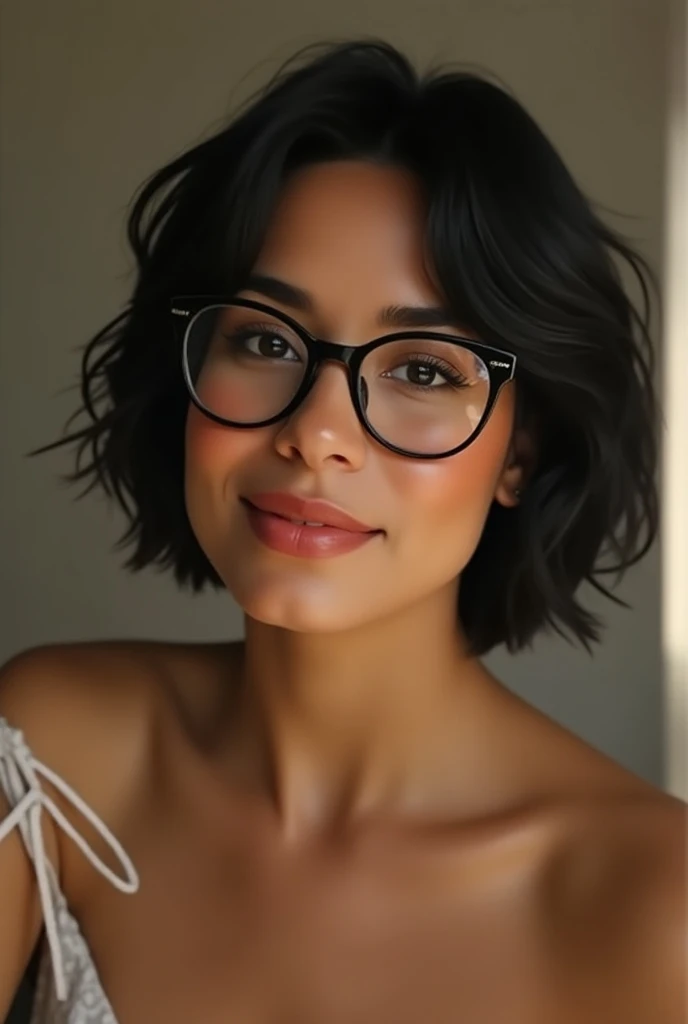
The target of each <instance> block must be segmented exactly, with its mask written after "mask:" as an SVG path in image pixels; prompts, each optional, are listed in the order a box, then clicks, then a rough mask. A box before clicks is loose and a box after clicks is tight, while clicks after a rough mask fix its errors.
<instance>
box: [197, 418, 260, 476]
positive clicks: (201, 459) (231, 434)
mask: <svg viewBox="0 0 688 1024" xmlns="http://www.w3.org/2000/svg"><path fill="white" fill-rule="evenodd" d="M251 435H252V431H250V430H233V429H232V428H231V427H223V426H221V425H220V424H219V423H214V422H213V420H210V419H208V417H207V416H204V415H203V413H202V412H200V411H199V410H198V409H197V408H196V407H195V406H193V405H192V406H191V407H190V409H189V414H188V416H187V420H186V436H185V452H186V458H185V465H186V478H187V482H188V481H190V480H197V479H204V480H209V481H211V482H212V481H213V480H218V481H221V480H222V479H223V478H224V476H225V474H226V473H227V471H228V470H230V469H231V468H232V467H233V466H235V465H236V464H237V463H239V462H240V461H241V460H242V459H243V458H245V457H246V454H247V452H248V451H250V450H251V449H252V448H253V447H254V446H255V438H253V437H252V436H251Z"/></svg>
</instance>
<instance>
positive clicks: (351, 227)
mask: <svg viewBox="0 0 688 1024" xmlns="http://www.w3.org/2000/svg"><path fill="white" fill-rule="evenodd" d="M424 237H425V202H424V199H423V194H422V190H421V188H420V185H419V184H418V183H417V182H416V180H415V179H414V178H413V177H412V175H411V174H410V173H409V172H407V171H404V170H403V169H399V168H396V167H390V166H384V165H378V164H373V163H366V162H363V161H339V162H333V163H326V164H317V165H314V166H310V167H307V168H304V169H302V170H300V171H298V172H296V173H295V174H294V175H293V177H292V178H291V179H290V180H289V181H288V182H287V184H286V185H285V187H284V190H283V193H282V195H281V197H280V200H279V202H278V204H277V207H276V209H275V211H274V214H273V217H272V219H271V222H270V225H269V228H268V232H267V235H266V238H265V241H264V245H263V248H262V251H261V253H260V257H259V260H258V264H257V269H259V270H261V271H262V272H264V273H268V274H274V276H276V277H279V276H280V275H282V276H285V277H287V278H288V279H289V280H290V281H293V282H294V283H295V284H298V285H301V286H302V287H304V288H307V289H308V290H309V291H310V292H312V293H313V295H314V296H315V298H316V300H317V299H318V298H319V297H322V298H323V300H325V299H330V300H332V301H333V302H336V301H337V300H338V299H339V300H344V299H345V298H346V297H347V296H348V297H349V300H351V298H352V297H353V296H356V297H357V299H358V301H359V302H360V303H362V304H365V303H366V301H367V300H370V301H371V302H374V303H375V304H376V305H379V303H380V301H387V302H397V301H398V302H402V301H408V302H412V301H423V300H424V301H428V300H433V301H434V300H436V299H437V297H438V293H437V289H436V288H435V287H434V286H433V284H432V282H431V280H430V276H429V272H428V269H427V266H426V260H425V246H424Z"/></svg>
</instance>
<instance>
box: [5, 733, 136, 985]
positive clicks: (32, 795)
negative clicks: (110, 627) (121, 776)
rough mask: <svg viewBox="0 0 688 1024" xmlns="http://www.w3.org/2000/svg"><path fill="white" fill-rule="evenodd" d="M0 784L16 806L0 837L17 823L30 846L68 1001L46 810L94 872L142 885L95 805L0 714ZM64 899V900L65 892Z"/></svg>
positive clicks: (123, 885) (128, 885)
mask: <svg viewBox="0 0 688 1024" xmlns="http://www.w3.org/2000/svg"><path fill="white" fill-rule="evenodd" d="M41 776H42V777H43V778H44V779H47V780H48V782H50V783H52V785H53V786H54V787H55V789H57V790H58V791H59V792H60V793H61V794H62V796H63V797H64V798H65V800H67V801H68V803H70V804H71V805H72V807H73V808H74V809H75V810H76V811H78V812H79V814H81V816H82V817H83V818H85V819H86V821H88V822H89V823H90V824H91V825H92V826H93V827H94V828H95V830H96V831H97V832H98V834H99V835H100V836H101V837H102V838H103V840H104V841H105V843H106V844H107V845H108V847H109V848H110V850H111V851H112V853H113V854H114V856H115V857H116V858H117V860H118V861H119V864H120V866H121V868H122V871H123V875H124V877H120V876H119V875H117V874H115V872H114V871H112V869H111V868H109V867H108V865H107V864H105V863H104V861H103V860H101V858H100V857H99V856H98V854H97V853H96V852H95V850H93V848H92V847H91V846H89V844H88V842H87V841H86V840H85V839H84V837H83V836H82V835H81V833H80V832H78V831H77V829H75V828H74V826H73V825H72V824H71V822H70V821H68V819H67V818H66V817H65V816H64V814H63V813H62V811H61V810H60V808H59V807H58V806H57V804H56V803H55V801H54V800H53V799H52V798H51V797H50V796H49V795H48V794H47V793H46V792H45V791H44V790H43V789H42V787H41V781H40V777H41ZM0 788H2V789H3V790H4V791H5V793H6V794H7V798H8V799H9V802H10V805H11V807H12V809H11V810H10V813H9V815H8V816H7V817H6V818H5V820H4V821H2V822H0V842H2V840H3V839H4V838H5V837H6V836H8V835H9V834H10V832H11V831H12V830H13V829H14V828H18V829H19V832H20V835H21V838H22V840H23V842H24V846H25V847H26V851H27V853H28V855H29V857H30V858H31V860H32V861H33V864H34V868H35V871H36V881H37V883H38V891H39V894H40V900H41V907H42V910H43V920H44V923H45V932H46V938H47V941H48V945H49V947H50V954H51V960H52V966H53V975H54V978H55V991H56V995H57V998H58V1000H60V1001H64V1000H65V999H66V998H67V978H66V972H65V964H64V954H63V950H62V945H61V943H60V933H59V927H58V920H57V912H56V907H57V904H58V903H59V897H60V896H62V893H61V892H60V888H59V883H58V880H57V877H56V874H55V871H54V869H53V866H52V864H51V863H50V861H49V860H48V857H47V855H46V852H45V844H44V842H43V831H42V828H41V815H42V813H43V810H45V811H46V812H47V813H48V814H49V815H50V817H51V818H52V819H53V821H54V822H55V824H56V825H57V826H58V828H61V829H62V831H63V832H64V833H65V834H66V835H67V836H69V838H70V839H71V840H72V841H73V842H74V843H76V845H77V846H78V847H79V849H80V850H81V852H82V853H83V854H84V856H85V857H86V858H87V860H89V861H90V863H91V864H92V865H93V867H94V868H95V869H96V871H98V872H99V873H100V874H101V875H102V876H103V877H104V878H106V879H107V880H108V881H109V882H110V883H111V884H112V885H113V886H114V887H115V888H116V889H119V891H120V892H124V893H134V892H136V891H137V890H138V888H139V876H138V874H137V872H136V869H135V867H134V865H133V863H132V861H131V860H130V858H129V856H128V855H127V853H126V851H125V850H124V847H123V846H122V845H121V843H120V842H119V841H118V840H117V838H116V837H115V836H114V835H113V834H112V832H111V831H110V830H109V828H108V827H107V825H105V823H104V822H103V821H102V820H101V819H100V818H99V817H98V815H97V814H95V813H94V812H93V811H92V810H91V808H90V807H89V806H88V804H87V803H85V801H84V800H82V798H81V797H80V796H79V794H78V793H75V792H74V790H73V789H72V788H71V786H68V785H67V783H66V782H65V781H64V779H61V778H60V776H59V775H56V774H55V772H53V771H52V770H51V769H50V768H48V767H47V765H44V764H43V763H42V762H41V761H39V760H38V759H37V758H35V757H34V756H33V754H32V753H31V751H30V749H29V747H28V746H27V744H26V742H25V740H24V736H23V734H22V732H21V731H20V730H19V729H13V728H12V727H11V726H10V725H9V723H8V722H7V721H6V720H5V719H4V718H2V717H0ZM62 898H63V899H64V897H62Z"/></svg>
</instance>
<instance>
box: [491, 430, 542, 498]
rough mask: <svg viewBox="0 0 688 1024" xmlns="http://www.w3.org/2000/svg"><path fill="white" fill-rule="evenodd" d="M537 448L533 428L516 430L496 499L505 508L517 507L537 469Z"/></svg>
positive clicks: (496, 490)
mask: <svg viewBox="0 0 688 1024" xmlns="http://www.w3.org/2000/svg"><path fill="white" fill-rule="evenodd" d="M536 459H537V450H536V444H535V437H534V433H533V431H532V429H527V428H526V427H518V428H516V429H515V430H514V432H513V434H512V437H511V441H510V443H509V450H508V452H507V457H506V460H505V462H504V468H503V469H502V472H501V475H500V477H499V480H498V481H497V487H496V489H495V494H494V500H495V501H498V502H499V504H500V505H503V506H504V508H515V507H516V506H517V505H518V504H519V502H520V499H521V494H522V493H523V491H524V490H525V488H526V487H527V486H528V481H529V480H530V478H531V477H532V475H533V472H534V471H535V464H536Z"/></svg>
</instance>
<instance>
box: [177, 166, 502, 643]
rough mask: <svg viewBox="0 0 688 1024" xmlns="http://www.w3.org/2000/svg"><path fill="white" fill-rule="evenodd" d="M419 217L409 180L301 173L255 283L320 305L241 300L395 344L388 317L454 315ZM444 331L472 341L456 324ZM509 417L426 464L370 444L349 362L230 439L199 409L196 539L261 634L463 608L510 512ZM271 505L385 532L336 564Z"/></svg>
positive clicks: (189, 448) (189, 486)
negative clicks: (444, 309)
mask: <svg viewBox="0 0 688 1024" xmlns="http://www.w3.org/2000/svg"><path fill="white" fill-rule="evenodd" d="M424 215H425V211H424V206H423V200H422V196H421V193H420V190H419V188H418V186H417V185H416V183H415V182H414V180H413V179H412V177H411V176H410V175H408V174H407V173H405V172H404V171H401V170H398V169H394V168H390V167H381V166H378V165H374V164H367V163H363V162H353V161H351V162H344V161H342V162H337V163H330V164H320V165H316V166H313V167H309V168H307V169H304V170H302V171H301V172H299V173H298V174H296V175H295V176H294V177H293V178H292V179H291V180H290V181H289V183H288V184H287V185H286V187H285V189H284V192H283V195H282V197H281V201H280V203H279V205H278V208H277V210H276V212H275V215H274V217H273V220H272V223H271V226H270V230H269V232H268V235H267V238H266V240H265V245H264V247H263V250H262V252H261V254H260V257H259V259H258V261H257V263H256V266H255V273H256V274H257V275H261V276H264V277H269V278H273V279H277V280H278V281H280V282H285V283H286V284H288V285H291V286H293V287H295V288H297V289H299V290H300V291H301V292H304V293H306V294H307V296H308V300H309V302H308V306H309V308H308V309H307V310H306V309H303V308H300V309H297V308H295V307H294V306H292V305H290V303H289V302H285V301H281V302H280V301H277V300H276V299H275V297H274V295H267V294H264V293H261V292H258V291H254V290H247V291H245V292H243V293H242V295H243V297H245V298H252V299H256V300H258V301H262V302H266V303H268V304H270V305H271V306H273V307H275V308H277V309H280V310H281V311H282V312H285V313H288V314H289V315H291V316H292V317H293V318H294V319H296V320H298V321H299V322H300V323H302V324H303V326H304V327H306V328H307V329H308V330H310V331H311V332H312V333H313V334H315V335H316V336H318V337H321V338H326V339H328V340H329V341H334V342H337V343H340V344H349V345H362V344H364V343H365V342H366V341H369V340H370V339H372V338H376V337H379V336H380V335H381V334H384V333H385V330H384V329H382V328H381V327H380V316H381V312H382V311H383V310H385V309H387V308H388V307H390V306H429V307H437V306H442V305H443V303H442V296H441V295H439V294H438V292H437V290H436V288H435V287H434V286H433V284H432V282H431V280H430V278H429V276H428V273H427V270H426V268H425V266H424V260H423V253H424V245H423V238H424ZM434 329H441V330H445V331H447V332H452V333H463V334H466V333H467V332H466V331H465V329H463V328H462V325H461V324H456V323H449V322H448V323H447V324H446V327H443V328H437V327H436V328H434ZM513 415H514V394H513V385H511V384H510V385H507V386H506V387H505V388H503V389H502V392H501V394H500V396H499V398H498V401H497V403H496V406H495V408H494V411H493V413H492V416H491V418H490V420H489V422H488V423H487V425H486V427H485V429H484V430H483V431H482V433H481V434H480V435H479V437H478V438H477V439H476V440H475V441H474V442H473V444H471V445H469V447H468V448H466V449H465V450H464V451H462V452H460V453H459V454H458V455H454V456H451V457H449V458H444V459H437V460H428V461H423V460H419V459H413V458H407V457H404V456H400V455H396V454H394V453H393V452H391V451H388V450H387V449H385V448H384V447H383V446H381V445H380V444H378V443H377V442H376V441H375V440H374V439H373V438H372V437H370V436H369V435H368V434H367V433H366V431H365V430H364V428H363V427H362V425H361V424H360V422H359V420H358V418H357V416H356V413H355V411H354V408H353V406H352V402H351V397H350V394H349V388H348V383H347V377H346V371H345V369H344V367H342V366H341V365H336V364H332V363H328V364H326V365H325V366H324V367H322V368H321V370H320V373H319V376H318V378H317V381H316V383H315V384H314V386H313V389H312V390H311V392H310V394H309V395H308V397H307V398H306V400H305V402H303V403H302V405H301V406H300V408H298V409H297V410H296V412H294V413H293V414H292V415H291V416H290V417H289V419H287V420H283V421H282V422H280V423H277V424H275V425H273V426H270V427H262V428H257V429H250V430H238V429H234V428H231V427H226V426H220V425H219V424H217V423H214V422H213V421H211V420H210V419H208V418H207V417H204V416H203V414H202V413H200V412H199V411H198V410H197V409H196V408H195V407H194V406H190V408H189V415H188V421H187V430H186V501H187V508H188V513H189V517H190V520H191V524H192V527H193V529H194V532H195V534H196V536H197V538H198V541H199V543H200V545H201V547H202V548H203V550H204V552H205V553H206V555H207V557H208V558H209V560H210V561H211V563H212V564H213V566H214V567H215V569H216V570H217V572H218V573H219V575H220V577H221V578H222V580H223V581H224V583H225V585H226V586H227V589H228V590H229V591H230V592H231V593H232V594H233V595H234V597H235V599H236V600H237V601H238V603H239V604H240V605H241V606H242V608H243V609H244V611H245V612H246V613H247V614H248V615H250V616H251V617H252V618H255V619H257V620H259V621H262V622H265V623H270V624H274V625H278V626H282V627H284V628H286V629H291V630H297V631H303V632H325V631H334V630H344V629H348V628H352V627H355V626H360V625H362V624H364V623H367V622H370V621H372V620H375V619H377V618H381V617H383V616H388V615H390V614H393V613H394V612H395V611H398V610H401V609H402V608H407V607H408V606H410V605H412V604H416V603H417V602H419V601H422V600H423V599H427V598H428V597H430V595H432V596H433V598H435V597H436V596H437V592H438V591H444V592H445V593H446V596H447V600H448V601H451V602H452V603H453V602H454V601H455V598H456V587H457V578H458V577H459V575H460V573H461V572H462V570H463V568H464V567H465V565H466V564H467V562H468V561H469V559H470V557H471V555H472V554H473V551H474V550H475V548H476V546H477V544H478V541H479V539H480V535H481V532H482V529H483V525H484V522H485V519H486V516H487V514H488V511H489V509H490V506H491V504H492V502H493V501H495V500H496V501H499V502H501V503H502V504H504V505H511V504H514V497H513V491H514V488H515V487H516V486H518V484H519V482H520V469H519V467H518V466H517V465H512V464H511V458H510V448H511V446H510V441H511V434H512V426H513ZM275 493H281V494H284V493H287V494H290V495H296V496H297V497H300V498H319V499H324V500H326V501H328V502H331V503H333V504H334V505H336V506H338V507H339V508H340V509H341V510H343V511H344V512H346V513H348V514H349V515H350V516H353V517H354V518H355V519H356V520H359V521H360V522H362V523H364V524H366V525H367V526H369V527H370V528H371V529H372V530H374V531H375V532H374V533H371V534H370V535H368V536H366V537H365V538H364V539H363V543H357V542H358V541H360V540H361V538H360V537H359V538H355V541H356V543H354V544H352V545H349V544H347V543H346V537H345V536H344V537H342V536H341V535H338V534H337V535H335V540H334V541H333V549H332V550H334V551H335V552H336V553H330V554H329V555H328V556H327V557H322V546H321V547H318V544H317V542H316V543H314V544H310V545H309V543H308V541H307V540H302V541H301V542H300V543H299V536H298V531H299V527H298V526H289V525H287V524H285V523H284V522H283V521H279V520H275V519H274V517H270V516H269V514H268V513H265V512H263V513H260V512H257V513H256V512H255V511H254V510H252V508H251V505H250V504H249V502H250V499H251V498H252V497H254V498H256V499H257V500H258V501H261V500H262V499H260V498H259V497H257V496H260V495H265V494H272V495H274V494H275ZM322 519H323V515H319V519H318V521H321V520H322ZM301 529H303V530H308V529H311V530H312V529H314V528H312V527H311V528H309V527H303V528H301ZM285 530H286V533H285ZM290 531H291V532H290ZM285 537H286V548H285V543H283V541H285ZM275 538H277V539H276V540H275ZM280 538H281V539H280ZM294 543H296V550H292V547H291V545H293V544H294ZM347 549H348V550H347Z"/></svg>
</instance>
